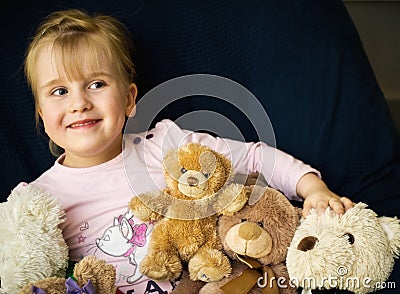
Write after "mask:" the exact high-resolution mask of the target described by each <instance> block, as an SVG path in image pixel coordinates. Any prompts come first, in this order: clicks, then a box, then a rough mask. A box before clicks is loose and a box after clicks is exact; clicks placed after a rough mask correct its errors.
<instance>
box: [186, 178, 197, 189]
mask: <svg viewBox="0 0 400 294" xmlns="http://www.w3.org/2000/svg"><path fill="white" fill-rule="evenodd" d="M187 183H188V185H189V186H191V187H194V186H197V185H198V184H199V180H198V179H197V178H195V177H188V178H187Z"/></svg>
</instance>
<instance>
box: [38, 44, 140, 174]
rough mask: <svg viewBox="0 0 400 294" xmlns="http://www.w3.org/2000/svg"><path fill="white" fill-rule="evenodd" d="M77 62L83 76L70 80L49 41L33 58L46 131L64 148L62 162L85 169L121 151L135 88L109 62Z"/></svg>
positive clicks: (132, 107) (132, 108)
mask: <svg viewBox="0 0 400 294" xmlns="http://www.w3.org/2000/svg"><path fill="white" fill-rule="evenodd" d="M77 66H78V67H79V68H80V69H81V75H79V78H72V77H70V78H69V76H68V75H66V74H65V71H64V70H63V67H62V63H61V62H60V61H59V60H57V58H55V55H54V52H52V47H51V45H47V46H45V47H43V48H42V49H41V51H40V52H39V55H38V59H37V61H36V75H37V89H38V91H37V99H38V106H39V115H40V117H41V118H42V120H43V123H44V127H45V131H46V133H47V135H48V136H49V137H50V138H51V139H52V140H53V141H54V142H55V143H56V144H57V145H59V146H60V147H62V148H64V150H65V159H64V161H63V165H66V166H70V167H88V166H93V165H97V164H100V163H103V162H106V161H108V160H110V159H112V158H114V157H115V156H117V155H118V154H119V153H120V152H121V150H122V128H123V125H124V122H125V116H129V115H131V113H133V111H134V108H135V99H136V94H137V88H136V86H135V84H130V85H126V84H124V83H123V82H122V79H120V78H119V74H118V70H117V67H116V66H115V65H113V64H112V63H111V62H109V61H105V62H103V63H102V64H101V67H100V66H99V67H98V68H96V67H91V66H87V67H85V65H82V64H77Z"/></svg>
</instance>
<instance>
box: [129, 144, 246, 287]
mask: <svg viewBox="0 0 400 294" xmlns="http://www.w3.org/2000/svg"><path fill="white" fill-rule="evenodd" d="M163 163H164V177H165V182H166V188H165V189H164V190H163V191H155V192H151V193H145V194H141V195H138V196H137V197H133V198H132V200H131V202H130V205H129V207H130V209H131V210H132V212H133V214H134V215H135V216H136V217H138V218H140V219H142V220H143V221H153V220H158V222H157V223H156V225H155V227H154V230H153V233H152V236H151V239H150V244H149V249H148V253H147V256H146V257H145V258H144V259H143V260H142V262H141V264H140V267H139V268H140V271H141V272H142V273H143V274H144V275H146V276H148V277H150V278H152V279H155V280H166V279H169V280H175V279H177V278H178V277H179V276H180V275H181V272H182V261H183V262H185V263H188V269H189V275H190V279H192V280H202V281H205V282H209V281H216V280H220V279H222V278H223V277H226V276H228V275H229V274H230V272H231V267H230V262H229V260H228V258H227V257H226V256H225V255H224V254H223V253H222V251H221V249H222V244H221V242H220V240H219V238H218V237H217V231H216V222H217V215H218V214H227V215H231V214H233V213H234V212H236V211H237V210H239V209H241V208H242V207H243V206H244V205H245V203H246V201H247V199H248V194H247V193H246V191H245V189H244V186H243V185H241V184H233V183H231V179H232V176H233V171H232V164H231V162H230V161H229V160H228V159H227V158H226V157H224V156H223V155H222V154H219V153H217V152H215V151H214V150H212V149H210V148H209V147H206V146H202V145H199V144H187V145H184V146H181V147H180V148H178V149H174V150H171V151H170V152H168V153H167V154H166V155H165V157H164V160H163Z"/></svg>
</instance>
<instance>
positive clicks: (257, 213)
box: [200, 188, 301, 294]
mask: <svg viewBox="0 0 400 294" xmlns="http://www.w3.org/2000/svg"><path fill="white" fill-rule="evenodd" d="M263 191H264V193H263V194H262V195H261V197H259V200H258V201H257V202H256V203H255V204H254V205H246V206H245V207H244V208H243V209H241V210H240V211H239V212H237V213H235V214H234V215H233V216H230V217H227V216H221V217H220V218H219V221H218V234H219V236H220V238H221V239H222V240H223V246H224V251H225V252H226V254H227V255H228V256H229V257H230V258H231V259H233V260H235V262H234V263H233V266H232V268H233V272H232V275H231V276H230V277H227V278H224V279H222V280H221V281H218V282H213V283H208V284H206V285H205V286H204V287H203V288H202V289H201V291H200V293H201V294H218V293H221V294H223V293H224V292H222V290H221V289H220V287H222V286H223V285H225V284H226V283H228V282H229V281H231V280H232V279H233V278H235V277H237V276H239V275H240V274H241V273H242V271H243V270H245V269H246V268H248V267H246V266H244V265H243V264H241V263H239V261H237V256H236V254H239V255H241V256H246V257H250V258H253V259H255V260H257V261H258V262H259V263H260V264H261V265H264V266H271V268H272V270H273V271H274V273H275V277H276V279H278V278H283V279H285V282H286V283H285V285H286V286H285V287H286V288H285V287H281V288H280V289H279V291H280V293H287V294H288V293H296V290H297V289H296V288H293V287H290V285H289V283H288V282H289V276H288V273H287V269H286V266H285V259H286V254H287V247H288V246H289V245H290V242H291V240H292V237H293V235H294V232H295V230H296V228H297V226H298V225H299V221H300V213H301V210H299V209H298V208H296V207H294V206H293V205H292V204H291V203H290V202H289V201H288V200H287V198H286V197H285V196H284V195H283V194H282V193H280V192H278V191H276V190H274V189H272V188H264V190H263ZM239 285H240V283H239ZM261 291H262V288H260V287H258V286H257V285H255V286H254V287H253V288H252V289H251V290H250V292H249V293H261ZM238 293H239V292H238Z"/></svg>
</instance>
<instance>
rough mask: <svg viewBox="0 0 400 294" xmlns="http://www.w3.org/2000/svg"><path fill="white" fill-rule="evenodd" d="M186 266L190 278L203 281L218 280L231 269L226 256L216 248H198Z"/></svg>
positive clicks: (228, 273)
mask: <svg viewBox="0 0 400 294" xmlns="http://www.w3.org/2000/svg"><path fill="white" fill-rule="evenodd" d="M188 267H189V275H190V279H192V280H193V281H196V280H200V281H203V282H215V281H219V280H221V279H222V278H224V277H228V276H229V275H230V274H231V271H232V268H231V264H230V262H229V259H228V257H226V256H225V255H224V254H223V253H222V252H221V251H219V250H217V249H208V250H199V252H198V253H197V254H196V255H195V256H194V257H193V258H192V259H190V261H189V264H188Z"/></svg>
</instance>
